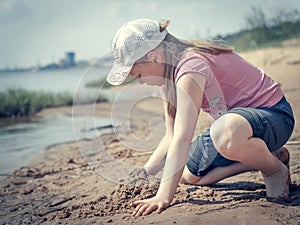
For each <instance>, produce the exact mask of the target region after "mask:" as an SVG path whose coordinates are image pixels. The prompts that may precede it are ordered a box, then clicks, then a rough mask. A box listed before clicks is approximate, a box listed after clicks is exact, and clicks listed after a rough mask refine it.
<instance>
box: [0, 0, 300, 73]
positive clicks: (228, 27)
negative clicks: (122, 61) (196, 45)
mask: <svg viewBox="0 0 300 225" xmlns="http://www.w3.org/2000/svg"><path fill="white" fill-rule="evenodd" d="M250 6H259V7H263V9H264V11H265V12H266V14H267V15H272V14H274V13H276V12H277V11H278V10H279V9H280V8H285V9H286V8H289V9H294V8H295V9H298V10H299V11H300V1H299V0H264V1H261V0H226V1H225V0H184V1H181V0H164V1H161V0H148V1H144V0H140V1H139V0H120V1H117V0H86V1H82V0H56V1H54V0H0V38H1V41H0V68H5V67H15V66H18V67H24V66H31V65H36V64H37V63H40V64H42V65H43V64H47V63H51V62H57V61H58V60H59V59H60V58H63V56H64V54H65V52H66V51H75V52H76V58H77V59H78V60H81V59H87V60H90V59H93V58H98V57H101V56H102V55H104V54H107V53H108V52H109V51H110V43H111V40H112V38H113V36H114V34H115V33H116V31H117V30H118V28H119V27H120V26H121V25H122V24H123V23H125V22H128V21H130V20H133V19H137V18H151V19H156V20H160V19H170V20H171V24H170V26H169V28H168V30H169V32H170V33H172V34H174V35H175V36H177V37H179V38H184V39H189V38H195V37H200V38H201V37H207V36H208V35H211V36H213V35H216V34H222V35H224V34H228V33H233V32H236V31H239V30H241V29H243V28H245V16H246V15H247V14H249V12H250Z"/></svg>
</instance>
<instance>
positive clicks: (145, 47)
mask: <svg viewBox="0 0 300 225" xmlns="http://www.w3.org/2000/svg"><path fill="white" fill-rule="evenodd" d="M167 26H168V22H166V23H165V24H159V23H158V22H156V21H153V20H149V19H139V20H134V21H132V22H129V23H127V24H124V25H123V26H122V27H121V28H120V29H119V31H118V32H117V34H116V36H115V38H114V40H113V43H112V50H113V55H114V58H115V63H114V66H113V68H112V70H111V71H110V73H109V75H108V77H107V81H108V82H109V83H111V84H113V85H118V84H121V83H122V82H123V81H124V80H125V79H126V78H127V77H128V76H134V77H136V78H137V79H138V81H139V82H140V83H146V84H148V85H157V86H161V90H162V95H163V98H164V99H166V100H167V101H164V102H165V103H164V108H165V123H166V134H165V136H164V138H163V139H162V141H161V143H160V145H159V146H158V147H157V148H156V150H155V151H154V152H153V154H152V156H151V157H150V158H149V160H148V162H147V163H146V165H145V166H144V169H145V170H146V171H147V173H148V174H150V175H155V174H156V173H157V172H158V171H159V170H160V169H161V168H162V167H163V166H164V170H163V176H162V180H161V183H160V187H159V189H158V191H157V194H156V196H155V197H153V198H150V199H145V200H140V201H136V202H134V203H133V206H134V207H135V211H134V212H133V215H134V216H141V215H147V214H149V213H151V212H152V211H157V212H158V213H159V212H161V211H162V210H163V209H164V208H166V207H168V206H169V205H170V203H171V201H172V199H173V196H174V193H175V192H176V189H177V186H178V183H179V182H180V181H181V182H183V183H187V184H195V185H205V184H212V183H214V182H217V181H219V180H222V179H224V178H226V177H229V176H232V175H235V174H238V173H242V172H245V171H250V170H259V171H260V172H261V173H262V175H263V178H264V181H265V184H266V194H267V197H269V198H287V197H288V195H289V189H288V186H289V170H288V168H287V166H285V165H284V164H283V163H282V162H281V161H280V160H278V159H277V158H276V157H275V156H274V155H276V154H277V155H278V154H279V153H282V152H283V153H284V151H286V152H285V153H288V152H287V150H286V149H285V148H282V146H283V145H284V144H285V143H286V142H287V140H288V139H289V137H290V135H291V133H292V131H293V127H294V118H293V112H292V109H291V107H290V105H289V103H288V102H287V101H286V99H285V97H284V94H283V92H282V90H281V89H280V87H279V85H278V84H277V83H276V82H274V81H273V80H272V79H271V78H270V77H268V76H267V75H266V74H265V73H264V71H263V70H262V69H260V68H257V67H255V66H253V65H251V64H250V63H249V62H247V61H246V60H245V59H243V58H241V57H240V56H238V55H237V54H235V53H234V52H233V50H232V49H231V48H228V47H225V46H223V45H219V44H212V43H205V42H201V41H184V40H179V39H177V38H175V37H174V36H172V35H171V34H169V33H168V31H167V29H166V27H167ZM200 109H202V110H204V111H205V112H208V113H209V114H210V115H211V116H212V117H213V118H214V119H215V121H214V123H213V124H212V126H211V128H210V129H208V130H207V131H206V132H205V133H203V134H202V135H200V136H199V137H198V138H197V139H196V140H195V141H194V142H193V143H192V144H191V142H192V138H193V135H194V130H195V126H196V123H197V121H198V116H199V112H200Z"/></svg>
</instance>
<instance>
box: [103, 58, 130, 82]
mask: <svg viewBox="0 0 300 225" xmlns="http://www.w3.org/2000/svg"><path fill="white" fill-rule="evenodd" d="M132 66H133V65H130V66H124V65H121V64H119V63H114V65H113V67H112V68H111V70H110V72H109V74H108V76H107V78H106V80H107V82H108V83H110V84H111V85H120V84H122V83H123V82H124V81H125V80H126V78H127V77H128V75H129V72H130V70H131V68H132Z"/></svg>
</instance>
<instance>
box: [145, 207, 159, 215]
mask: <svg viewBox="0 0 300 225" xmlns="http://www.w3.org/2000/svg"><path fill="white" fill-rule="evenodd" d="M155 209H157V205H150V206H148V208H147V209H146V210H145V211H144V212H143V216H146V215H148V214H150V213H151V212H152V211H154V210H155Z"/></svg>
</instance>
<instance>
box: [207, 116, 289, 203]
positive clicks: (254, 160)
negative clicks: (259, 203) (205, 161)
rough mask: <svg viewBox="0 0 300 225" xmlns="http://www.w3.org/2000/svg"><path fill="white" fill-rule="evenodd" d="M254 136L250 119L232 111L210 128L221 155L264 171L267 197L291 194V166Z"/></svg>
mask: <svg viewBox="0 0 300 225" xmlns="http://www.w3.org/2000/svg"><path fill="white" fill-rule="evenodd" d="M252 135H253V133H252V127H251V125H250V124H249V122H248V121H247V120H246V119H245V118H244V117H242V116H240V115H238V114H233V113H229V114H226V115H224V116H222V117H220V118H219V119H218V120H216V121H215V123H214V124H213V125H212V128H211V137H212V140H213V142H214V145H215V146H216V148H217V149H218V151H219V152H220V154H222V155H223V156H224V157H226V158H228V159H231V160H235V161H239V162H241V163H243V164H246V165H249V166H250V167H253V168H255V169H258V170H259V171H261V173H262V174H263V177H264V181H265V184H266V191H267V196H268V197H275V198H277V197H288V195H289V190H288V185H289V184H288V179H289V170H288V168H287V167H286V166H285V165H283V164H282V163H281V162H280V161H279V160H278V159H277V158H276V157H274V155H272V153H271V152H270V151H269V149H268V148H267V146H266V144H265V142H264V141H263V140H262V139H260V138H255V137H252Z"/></svg>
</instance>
